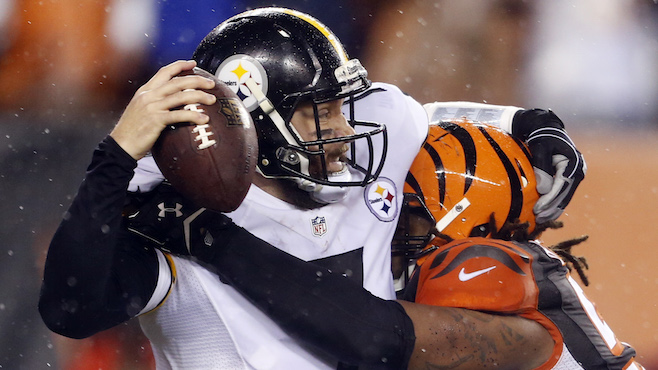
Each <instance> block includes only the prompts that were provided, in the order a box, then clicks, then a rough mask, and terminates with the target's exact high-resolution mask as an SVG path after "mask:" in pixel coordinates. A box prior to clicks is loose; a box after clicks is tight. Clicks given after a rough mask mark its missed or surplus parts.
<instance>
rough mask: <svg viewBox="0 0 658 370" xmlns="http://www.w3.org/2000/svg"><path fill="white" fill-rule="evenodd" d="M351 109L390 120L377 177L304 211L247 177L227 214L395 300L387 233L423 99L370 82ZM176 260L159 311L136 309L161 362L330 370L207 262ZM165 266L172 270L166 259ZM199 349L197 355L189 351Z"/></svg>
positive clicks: (422, 121) (420, 132)
mask: <svg viewBox="0 0 658 370" xmlns="http://www.w3.org/2000/svg"><path fill="white" fill-rule="evenodd" d="M357 99H358V97H357ZM361 107H366V109H361ZM367 107H374V109H367ZM355 109H356V112H358V113H357V118H358V119H362V120H367V121H374V122H380V123H384V124H386V127H387V131H388V135H389V141H388V145H389V146H390V148H400V150H397V151H395V152H393V151H392V150H390V149H389V156H388V157H387V158H386V161H385V164H384V167H383V168H382V171H381V173H380V175H379V177H378V178H377V179H376V180H375V181H374V182H372V183H370V184H368V185H366V186H365V187H355V188H350V189H349V191H347V193H346V195H345V198H344V199H343V200H342V201H341V202H338V203H330V204H327V205H325V206H323V207H320V208H316V209H309V210H304V209H299V208H297V207H295V206H293V205H291V204H289V203H287V202H284V201H282V200H280V199H278V198H276V197H273V196H272V195H270V194H268V193H266V192H265V191H263V190H261V189H260V188H258V187H257V186H255V185H252V187H251V189H250V190H249V193H248V194H247V197H246V199H245V200H244V201H243V203H242V205H241V206H240V207H239V208H238V209H237V210H236V211H234V212H232V213H230V214H228V215H229V216H230V217H231V219H233V221H234V222H235V223H236V224H238V225H239V226H242V227H244V228H245V229H247V230H248V231H250V232H251V233H253V234H254V235H256V236H258V237H260V238H261V239H263V240H265V241H267V242H269V243H271V244H272V245H275V246H277V247H278V248H280V249H282V250H284V251H286V252H288V253H290V254H293V255H295V256H297V257H299V258H301V259H304V260H307V261H315V262H316V263H320V264H322V265H323V266H326V267H329V268H331V269H332V270H333V271H342V273H343V274H345V275H347V276H349V277H350V278H351V279H355V280H356V281H359V282H360V283H362V284H363V286H364V287H365V288H366V289H368V290H369V291H370V292H371V293H373V294H375V295H376V296H378V297H381V298H384V299H394V298H395V293H394V289H393V285H392V279H391V267H390V266H391V260H390V256H391V254H390V241H391V239H392V237H393V233H394V232H395V226H396V224H397V218H398V215H399V209H400V206H401V205H402V185H403V184H404V179H405V176H406V175H407V169H408V168H409V166H410V165H411V162H412V161H413V159H414V158H415V156H416V153H417V152H418V150H419V149H420V145H421V144H422V143H423V141H424V139H425V136H426V135H427V127H428V126H427V119H426V118H425V117H426V114H425V111H424V110H423V108H422V107H421V106H420V104H418V103H417V102H415V101H414V100H412V99H411V98H409V97H407V96H405V95H404V94H402V93H401V92H400V90H399V89H398V88H396V87H394V86H391V85H383V84H374V85H373V87H371V89H370V90H367V91H366V92H365V93H364V97H363V98H362V99H359V100H357V102H356V106H355ZM359 113H362V114H363V115H362V116H360V115H359ZM374 149H375V150H376V151H377V150H380V149H381V148H377V147H375V148H374ZM358 150H359V148H357V152H358ZM392 153H395V155H391V154H392ZM353 175H354V176H359V174H358V173H354V174H353ZM154 178H155V179H157V178H158V176H157V175H156V176H154ZM172 260H173V266H172V267H171V269H172V274H173V273H175V274H176V276H177V278H176V284H174V285H173V287H172V289H171V291H169V289H163V290H161V291H160V294H159V295H158V296H153V297H152V300H153V301H154V302H160V301H162V300H164V302H163V304H162V305H161V306H160V307H159V308H158V309H156V310H154V311H153V312H151V313H148V314H145V315H142V316H140V323H141V325H142V328H143V330H144V332H145V333H146V335H147V336H148V337H149V339H150V340H151V343H152V348H153V353H154V355H155V357H156V361H157V363H158V366H159V367H163V368H166V367H174V368H176V367H179V368H194V367H197V366H201V367H205V366H208V364H210V363H216V364H220V363H225V364H226V365H225V366H221V367H224V368H235V369H237V368H244V369H291V368H297V369H311V368H327V369H329V368H334V369H335V368H336V362H335V360H331V361H329V360H326V359H324V358H322V357H320V356H317V355H314V354H312V353H313V352H309V351H308V349H306V348H303V347H301V346H300V345H299V344H298V343H297V342H296V341H294V340H293V339H291V338H290V337H288V336H287V335H286V334H285V333H284V332H282V331H281V329H279V328H278V327H277V326H276V325H275V324H274V323H273V322H272V321H271V320H270V319H269V318H268V317H267V316H265V315H264V314H263V313H262V312H260V311H259V310H258V309H257V308H256V307H254V306H253V305H251V304H250V303H249V301H247V300H246V299H245V298H243V297H242V296H241V295H240V294H239V293H237V292H236V291H235V290H234V289H233V288H232V287H230V286H228V285H225V284H223V283H221V282H220V281H219V278H218V277H217V275H215V274H214V273H211V272H209V271H208V270H207V269H206V268H205V267H203V266H200V265H199V264H197V263H194V262H192V261H189V260H186V259H183V258H177V257H174V258H173V259H172ZM161 268H162V269H168V268H170V267H169V265H168V264H167V262H166V260H165V259H162V266H161ZM174 271H175V272H174ZM162 280H163V281H162V283H163V284H170V283H171V279H169V278H168V274H163V279H162ZM167 294H168V297H166V300H165V296H166V295H167ZM183 317H184V318H185V319H184V320H183V319H182V318H183ZM195 351H198V353H197V355H195V356H190V354H191V353H192V352H195ZM204 358H205V360H203V361H202V359H204ZM210 360H212V361H210ZM190 361H192V362H190ZM199 361H202V362H199Z"/></svg>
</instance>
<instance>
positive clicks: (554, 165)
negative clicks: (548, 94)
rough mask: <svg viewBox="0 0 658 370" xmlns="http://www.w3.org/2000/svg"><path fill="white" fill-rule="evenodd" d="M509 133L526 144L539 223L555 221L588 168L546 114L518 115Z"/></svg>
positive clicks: (535, 111) (554, 119) (526, 112)
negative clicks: (534, 182)
mask: <svg viewBox="0 0 658 370" xmlns="http://www.w3.org/2000/svg"><path fill="white" fill-rule="evenodd" d="M512 131H513V134H514V136H515V137H521V138H523V139H524V140H525V142H526V143H527V144H528V147H529V149H530V153H531V154H532V165H533V167H534V169H535V177H536V178H537V191H538V192H539V195H540V198H539V200H538V201H537V203H536V204H535V206H534V209H533V210H534V212H535V215H536V220H537V222H538V223H541V222H546V221H550V220H555V219H557V218H558V217H559V216H560V215H561V214H562V211H564V208H565V207H566V206H567V204H569V202H570V201H571V198H572V197H573V194H574V192H575V191H576V188H577V187H578V185H579V184H580V182H581V181H582V180H583V178H584V177H585V174H586V172H587V164H586V163H585V159H584V158H583V156H582V154H581V153H580V152H579V151H578V149H576V146H575V145H574V143H573V141H572V140H571V138H570V137H569V135H568V134H567V132H566V131H565V129H564V124H563V123H562V121H561V120H560V119H559V118H558V117H557V116H556V115H555V113H553V112H552V111H550V110H548V111H546V110H541V109H531V110H522V111H519V112H518V113H517V114H516V116H515V117H514V122H513V125H512Z"/></svg>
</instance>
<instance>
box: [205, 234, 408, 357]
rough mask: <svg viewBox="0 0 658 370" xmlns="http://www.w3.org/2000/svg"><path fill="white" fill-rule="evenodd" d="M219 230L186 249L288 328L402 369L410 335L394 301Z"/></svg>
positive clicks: (320, 344)
mask: <svg viewBox="0 0 658 370" xmlns="http://www.w3.org/2000/svg"><path fill="white" fill-rule="evenodd" d="M211 232H213V230H212V229H211ZM219 233H220V234H221V235H220V236H219V237H215V238H214V240H215V242H214V244H213V245H212V247H211V248H207V249H204V250H203V251H201V252H198V253H197V252H194V253H193V254H194V255H196V256H197V258H199V259H200V260H201V261H202V262H205V263H208V264H210V265H211V266H212V267H214V268H215V269H217V270H218V271H217V272H218V274H219V275H220V277H221V278H222V280H223V281H224V282H226V283H228V284H230V285H232V286H233V287H234V288H236V289H237V290H238V291H240V292H241V293H242V294H243V295H245V296H246V297H247V298H248V299H250V300H251V301H252V303H254V304H255V305H256V306H257V307H259V308H260V309H261V310H263V311H264V312H265V313H266V314H267V315H268V316H269V317H271V318H272V319H273V320H274V321H275V322H276V323H277V324H278V325H280V326H281V327H282V328H283V329H284V330H285V331H286V332H287V333H288V334H289V335H291V336H293V337H295V338H297V339H299V340H301V341H304V342H306V343H308V344H310V345H312V346H314V347H316V348H318V349H320V350H322V351H325V352H327V353H329V354H330V355H332V356H334V357H336V358H338V359H339V360H340V361H342V362H346V363H349V364H351V365H368V366H369V368H381V369H400V368H406V365H407V364H408V362H409V358H410V356H411V353H412V351H413V347H414V343H415V336H414V328H413V323H412V322H411V319H410V318H409V316H407V314H406V312H405V311H404V309H403V308H402V306H401V305H400V304H399V303H397V302H395V301H387V300H383V299H381V298H378V297H376V296H374V295H372V294H371V293H370V292H368V291H367V290H365V289H363V287H361V286H360V285H358V284H355V283H354V282H353V281H350V280H349V279H348V278H347V277H345V276H343V275H341V274H338V273H334V272H332V271H331V270H328V269H326V268H323V267H320V266H318V265H316V264H313V263H311V262H305V261H303V260H301V259H298V258H296V257H294V256H292V255H289V254H287V253H285V252H283V251H281V250H279V249H277V248H274V247H272V246H271V245H269V244H268V243H266V242H264V241H263V240H260V239H258V238H257V237H255V236H254V235H252V234H250V233H249V232H247V231H246V230H244V229H243V228H240V227H238V226H236V225H235V224H231V225H229V226H228V229H224V230H220V231H219Z"/></svg>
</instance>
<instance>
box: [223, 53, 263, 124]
mask: <svg viewBox="0 0 658 370" xmlns="http://www.w3.org/2000/svg"><path fill="white" fill-rule="evenodd" d="M215 75H216V76H217V78H218V79H219V80H220V81H222V82H223V83H225V84H226V85H227V86H228V87H229V88H230V89H231V90H233V92H234V93H236V94H237V95H238V97H239V98H240V99H241V100H242V103H244V105H245V107H247V110H248V111H249V112H253V111H254V109H256V107H258V101H257V100H256V98H255V97H254V96H253V95H252V93H251V91H250V90H249V88H248V87H247V85H246V81H247V80H248V79H250V78H251V79H253V80H254V81H255V82H256V84H257V85H258V87H260V89H261V90H262V91H263V95H267V85H268V84H267V74H266V73H265V68H263V66H262V65H261V64H260V63H259V62H258V61H257V60H256V59H254V58H252V57H250V56H249V55H244V54H237V55H233V56H231V57H229V58H227V59H226V60H225V61H223V62H222V64H220V66H219V68H217V72H216V73H215Z"/></svg>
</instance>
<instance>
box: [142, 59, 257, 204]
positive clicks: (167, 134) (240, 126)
mask: <svg viewBox="0 0 658 370" xmlns="http://www.w3.org/2000/svg"><path fill="white" fill-rule="evenodd" d="M190 74H197V75H200V76H204V77H206V78H210V79H213V80H214V81H215V87H214V88H213V89H211V90H204V91H206V92H208V93H211V94H213V95H215V96H216V97H217V101H216V102H215V104H213V105H211V106H207V105H203V104H188V105H186V106H184V107H179V108H177V109H190V110H202V111H203V112H205V114H207V115H208V116H209V117H210V121H209V122H208V123H207V124H205V125H194V124H192V123H189V122H188V123H185V122H182V123H178V124H175V125H170V126H167V127H166V128H165V129H164V131H163V132H162V134H161V135H160V137H159V138H158V140H157V142H156V143H155V145H154V146H153V149H152V153H153V158H154V159H155V162H156V163H157V165H158V167H159V168H160V170H161V171H162V174H163V175H164V177H165V178H166V179H167V180H168V181H169V182H170V183H171V185H172V186H173V187H174V188H175V189H176V190H177V191H178V192H180V193H181V195H183V196H184V197H186V198H187V199H189V200H190V201H192V202H193V203H195V204H196V205H198V206H200V207H205V208H208V209H212V210H215V211H219V212H230V211H233V210H235V209H236V208H238V206H239V205H240V203H242V200H244V197H245V196H246V195H247V191H248V190H249V186H250V184H251V180H252V178H253V173H254V170H255V166H256V160H257V156H258V141H257V139H256V129H255V127H254V123H253V121H252V119H251V115H250V114H249V112H247V109H246V108H245V106H244V105H243V104H242V101H241V100H240V98H238V96H237V95H236V94H235V93H234V92H233V91H232V90H231V89H230V88H229V87H228V86H226V84H224V83H223V82H221V81H219V80H218V79H217V78H216V77H215V76H213V75H212V74H210V73H208V72H206V71H204V70H202V69H200V68H194V70H193V71H185V72H183V73H181V74H180V75H179V76H185V75H190Z"/></svg>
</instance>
